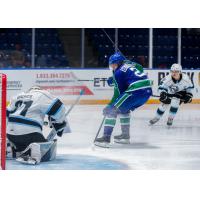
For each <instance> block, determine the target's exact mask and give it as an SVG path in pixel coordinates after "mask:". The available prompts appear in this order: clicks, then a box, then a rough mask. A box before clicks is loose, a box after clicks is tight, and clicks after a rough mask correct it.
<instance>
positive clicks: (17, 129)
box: [7, 86, 66, 164]
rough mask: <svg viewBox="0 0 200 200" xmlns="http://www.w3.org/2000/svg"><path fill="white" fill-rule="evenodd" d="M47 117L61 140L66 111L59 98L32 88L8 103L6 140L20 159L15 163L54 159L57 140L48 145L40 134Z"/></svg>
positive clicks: (33, 162)
mask: <svg viewBox="0 0 200 200" xmlns="http://www.w3.org/2000/svg"><path fill="white" fill-rule="evenodd" d="M46 115H48V117H49V119H51V124H52V126H53V128H54V129H55V131H56V133H57V135H58V136H60V137H61V136H62V133H63V130H64V128H65V126H66V108H65V106H64V104H63V103H62V102H61V101H60V100H59V99H58V98H56V97H54V96H53V95H51V94H50V93H49V92H48V91H46V90H42V89H41V88H40V87H38V86H34V87H32V88H31V89H30V90H28V91H27V92H22V93H21V94H18V95H17V96H15V97H13V98H12V99H11V101H10V105H9V106H8V107H7V121H8V125H7V138H8V140H9V141H10V143H11V144H12V147H13V150H14V152H15V153H17V155H20V156H17V160H18V161H20V162H24V163H27V164H38V163H40V162H41V161H48V160H52V159H54V158H55V154H56V140H53V141H47V139H45V137H44V136H43V134H42V126H43V123H44V118H45V116H46Z"/></svg>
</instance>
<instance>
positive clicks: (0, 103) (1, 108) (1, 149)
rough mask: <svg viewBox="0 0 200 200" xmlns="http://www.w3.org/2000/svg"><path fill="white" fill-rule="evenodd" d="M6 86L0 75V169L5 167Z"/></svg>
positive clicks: (4, 76)
mask: <svg viewBox="0 0 200 200" xmlns="http://www.w3.org/2000/svg"><path fill="white" fill-rule="evenodd" d="M6 86H7V78H6V75H5V74H1V73H0V87H1V91H0V112H1V114H0V169H3V170H4V169H5V167H6Z"/></svg>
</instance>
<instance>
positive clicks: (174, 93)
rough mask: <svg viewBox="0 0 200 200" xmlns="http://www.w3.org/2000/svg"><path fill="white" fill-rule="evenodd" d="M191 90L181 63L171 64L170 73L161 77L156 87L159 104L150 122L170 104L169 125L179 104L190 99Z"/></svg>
mask: <svg viewBox="0 0 200 200" xmlns="http://www.w3.org/2000/svg"><path fill="white" fill-rule="evenodd" d="M193 90H194V85H193V83H192V82H191V80H190V78H189V76H188V75H186V74H184V73H182V67H181V65H179V64H173V65H172V66H171V70H170V74H169V75H167V76H166V77H165V78H163V79H162V81H161V85H160V86H159V87H158V91H159V93H160V99H159V100H160V102H161V104H160V105H159V107H158V109H157V111H156V116H155V117H154V118H153V119H152V120H150V124H151V125H153V124H155V123H156V122H157V121H159V119H160V118H161V117H162V116H163V114H164V112H165V111H166V109H167V107H168V106H169V105H170V110H169V115H168V120H167V125H168V126H171V125H172V123H173V120H174V117H175V115H176V113H177V111H178V108H179V106H180V105H181V104H182V103H190V102H191V101H192V97H193Z"/></svg>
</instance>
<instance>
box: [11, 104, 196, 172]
mask: <svg viewBox="0 0 200 200" xmlns="http://www.w3.org/2000/svg"><path fill="white" fill-rule="evenodd" d="M157 106H158V105H145V106H144V107H142V108H139V109H138V110H136V111H134V112H132V114H131V144H129V145H120V144H113V146H112V147H111V148H109V149H103V148H100V147H93V145H92V144H93V140H94V137H95V135H96V132H97V130H98V126H99V124H100V122H101V120H102V109H103V107H104V106H96V105H91V106H88V105H87V106H86V105H78V106H75V107H74V109H73V110H72V112H71V113H70V115H69V118H68V120H69V123H70V126H71V129H72V133H70V134H65V135H64V136H63V137H62V138H58V157H59V156H60V157H62V156H63V155H66V156H64V157H63V159H66V158H67V155H70V156H71V155H75V156H76V155H83V156H95V157H97V158H99V159H102V158H105V159H110V160H112V161H119V162H120V163H124V164H125V165H127V167H128V168H129V169H140V170H141V169H178V170H180V169H190V170H192V169H198V170H199V169H200V105H189V106H187V105H183V106H182V107H181V108H180V110H179V112H178V114H177V116H176V118H175V120H174V124H173V126H172V127H170V128H168V127H167V125H166V119H167V113H166V114H165V115H164V117H163V119H161V120H160V121H159V122H158V123H157V124H155V125H154V126H149V124H148V122H149V120H150V119H151V118H152V117H153V116H154V114H155V111H156V108H157ZM45 132H46V134H47V133H48V130H47V128H45ZM116 134H120V125H119V121H117V124H116V127H115V129H114V132H113V135H116ZM86 159H87V157H86ZM12 162H13V161H8V162H7V168H8V169H15V167H16V166H17V169H20V168H21V167H20V166H22V165H20V164H18V165H16V163H15V167H14V165H13V164H12ZM94 162H95V161H94ZM60 165H62V163H60ZM42 166H44V167H42ZM49 166H50V165H49ZM52 168H53V167H52V166H51V168H49V169H52ZM97 168H98V167H97ZM22 169H23V166H22ZM31 169H33V168H31ZM39 169H48V164H45V165H42V164H41V165H40V167H39ZM55 169H65V168H62V167H61V168H59V167H58V166H56V165H55ZM66 169H68V168H66ZM69 169H73V163H72V164H71V168H69ZM74 169H77V168H76V166H74ZM83 169H84V168H83ZM86 169H87V167H86ZM88 169H90V167H89V168H88ZM103 169H104V168H103ZM109 169H112V167H111V168H109Z"/></svg>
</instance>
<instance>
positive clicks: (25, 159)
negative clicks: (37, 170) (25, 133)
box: [16, 155, 38, 165]
mask: <svg viewBox="0 0 200 200" xmlns="http://www.w3.org/2000/svg"><path fill="white" fill-rule="evenodd" d="M16 161H18V162H20V163H23V164H27V165H36V164H38V163H37V161H36V160H35V159H34V158H31V157H30V156H28V155H27V156H20V157H19V158H17V159H16Z"/></svg>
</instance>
